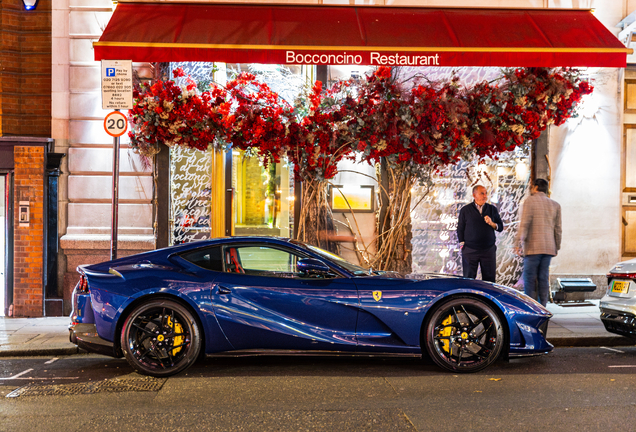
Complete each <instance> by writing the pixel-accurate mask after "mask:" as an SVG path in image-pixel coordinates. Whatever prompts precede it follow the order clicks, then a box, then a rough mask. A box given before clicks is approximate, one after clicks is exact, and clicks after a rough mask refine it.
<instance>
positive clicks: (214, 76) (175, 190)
mask: <svg viewBox="0 0 636 432" xmlns="http://www.w3.org/2000/svg"><path fill="white" fill-rule="evenodd" d="M177 69H181V71H182V72H180V74H179V75H181V77H178V78H176V79H175V81H176V83H177V84H178V85H183V84H184V83H185V81H186V79H187V78H186V77H189V78H191V79H192V80H194V82H196V83H197V87H198V88H199V90H200V91H201V90H204V89H206V88H207V87H208V86H209V84H210V83H212V82H215V83H217V84H219V85H221V86H223V85H225V83H226V82H227V80H229V79H232V78H234V77H235V76H237V75H238V74H239V73H241V72H246V71H249V72H250V73H254V74H255V75H257V76H258V78H259V80H261V81H262V82H265V83H267V85H269V86H270V88H271V89H272V90H273V91H275V92H276V93H278V94H279V95H280V96H281V97H283V98H284V99H285V100H287V101H288V102H289V103H290V104H293V103H294V100H295V99H296V98H297V97H298V95H299V93H300V92H301V91H302V89H303V86H304V84H305V82H306V81H307V79H309V78H311V77H310V74H308V69H307V68H306V67H300V66H298V67H281V66H276V65H245V64H229V65H225V64H222V63H206V62H178V63H169V66H168V72H167V74H166V75H167V76H169V77H172V76H173V71H175V70H177ZM216 144H217V146H216V148H215V147H214V146H210V148H209V149H207V150H205V151H201V150H195V149H190V148H185V147H182V146H173V147H171V148H170V201H171V202H170V229H171V239H170V244H180V243H187V242H192V241H197V240H203V239H208V238H211V237H217V236H219V235H221V234H219V233H221V232H222V231H220V230H219V229H215V225H218V224H219V221H218V220H217V219H219V218H218V217H217V216H218V215H219V214H221V213H223V210H221V209H219V208H218V207H219V202H217V201H216V200H215V199H214V196H215V193H214V192H215V189H219V187H220V188H221V189H223V190H225V181H226V178H227V176H226V175H225V172H226V171H229V174H230V177H231V185H227V186H228V188H229V189H231V191H232V201H231V203H222V204H223V205H230V206H231V216H230V217H231V224H232V233H233V234H235V235H274V236H283V237H290V236H291V235H292V230H293V222H292V221H293V206H294V190H293V187H294V182H293V173H292V171H291V170H290V168H289V166H288V164H287V163H285V161H282V162H281V163H277V164H272V165H270V166H269V167H265V166H264V164H263V162H262V161H261V160H259V158H258V157H256V156H253V155H251V154H249V153H248V152H245V151H242V150H236V149H229V150H227V151H230V152H231V158H230V159H229V161H228V159H226V158H225V151H226V150H225V149H224V148H222V145H223V143H216ZM219 144H221V145H219ZM228 162H229V163H228ZM217 228H218V227H217Z"/></svg>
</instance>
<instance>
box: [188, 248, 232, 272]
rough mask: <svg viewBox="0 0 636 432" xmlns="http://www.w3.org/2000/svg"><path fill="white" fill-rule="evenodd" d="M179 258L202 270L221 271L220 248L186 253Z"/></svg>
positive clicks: (221, 257)
mask: <svg viewBox="0 0 636 432" xmlns="http://www.w3.org/2000/svg"><path fill="white" fill-rule="evenodd" d="M181 258H183V259H184V260H186V261H189V262H191V263H192V264H195V265H198V266H199V267H203V268H204V269H208V270H213V271H219V272H220V271H223V254H222V250H221V247H220V246H213V247H209V248H203V249H196V250H194V251H190V252H186V253H184V254H182V255H181Z"/></svg>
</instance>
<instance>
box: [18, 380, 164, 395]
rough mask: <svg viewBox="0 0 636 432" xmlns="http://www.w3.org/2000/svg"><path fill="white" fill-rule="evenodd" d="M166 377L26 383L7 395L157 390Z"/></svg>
mask: <svg viewBox="0 0 636 432" xmlns="http://www.w3.org/2000/svg"><path fill="white" fill-rule="evenodd" d="M166 379H167V378H153V377H139V378H114V379H109V380H105V381H98V382H85V383H76V384H48V385H47V384H36V383H32V384H27V385H25V386H23V387H20V388H19V389H15V390H14V391H12V392H11V393H9V394H8V395H7V397H18V396H66V395H78V394H93V393H115V392H133V391H138V392H141V391H159V390H161V387H162V386H163V383H165V382H166Z"/></svg>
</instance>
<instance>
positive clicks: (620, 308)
mask: <svg viewBox="0 0 636 432" xmlns="http://www.w3.org/2000/svg"><path fill="white" fill-rule="evenodd" d="M607 282H608V287H607V294H605V296H604V297H603V298H602V299H601V302H600V303H599V306H600V308H601V320H602V321H603V324H604V325H605V329H606V330H607V331H608V332H611V333H616V334H619V335H622V336H627V337H629V338H632V339H634V340H636V258H635V259H631V260H629V261H624V262H621V263H618V264H616V265H615V266H614V268H612V270H610V272H609V273H608V274H607Z"/></svg>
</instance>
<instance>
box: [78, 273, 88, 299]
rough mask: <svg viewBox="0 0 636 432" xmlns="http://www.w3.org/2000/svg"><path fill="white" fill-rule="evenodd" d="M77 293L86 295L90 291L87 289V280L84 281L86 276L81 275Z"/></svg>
mask: <svg viewBox="0 0 636 432" xmlns="http://www.w3.org/2000/svg"><path fill="white" fill-rule="evenodd" d="M77 292H78V293H80V294H88V293H89V292H90V291H89V289H88V279H86V275H81V276H80V280H79V284H78V285H77Z"/></svg>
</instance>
